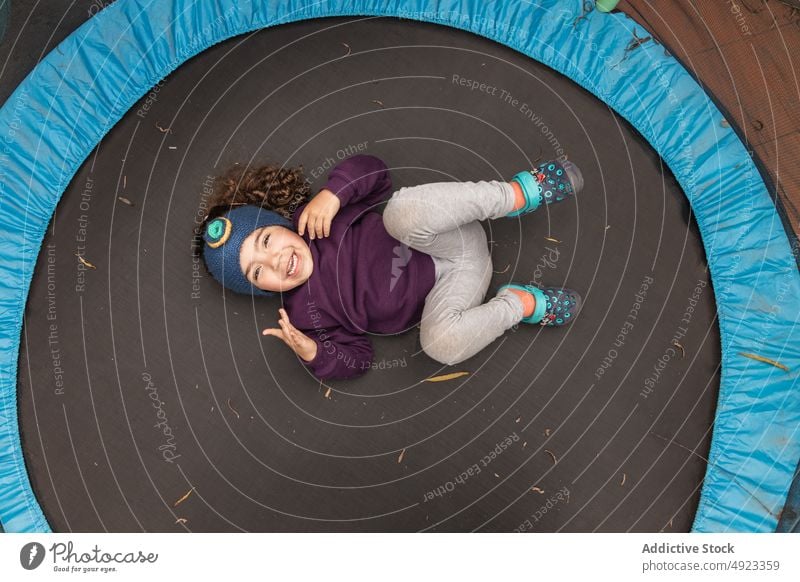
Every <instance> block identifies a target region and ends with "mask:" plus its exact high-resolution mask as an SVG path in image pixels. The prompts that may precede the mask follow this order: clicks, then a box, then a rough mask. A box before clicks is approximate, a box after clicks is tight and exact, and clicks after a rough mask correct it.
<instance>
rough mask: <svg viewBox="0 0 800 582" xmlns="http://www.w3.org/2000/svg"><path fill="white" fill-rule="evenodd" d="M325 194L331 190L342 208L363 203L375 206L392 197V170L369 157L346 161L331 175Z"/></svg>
mask: <svg viewBox="0 0 800 582" xmlns="http://www.w3.org/2000/svg"><path fill="white" fill-rule="evenodd" d="M324 189H325V190H330V191H331V192H333V194H335V195H336V197H337V198H339V200H340V201H341V203H342V206H347V205H348V204H355V203H357V202H360V203H362V204H367V205H369V206H372V205H374V204H379V203H380V202H383V201H384V200H386V199H387V198H388V197H389V196H390V195H391V193H392V179H391V178H390V177H389V168H387V167H386V164H385V163H383V160H381V159H380V158H376V157H375V156H370V155H366V154H359V155H357V156H352V157H350V158H347V159H345V160H343V161H342V162H340V163H339V164H337V165H336V166H335V167H334V168H333V169H332V170H331V171H330V173H329V174H328V182H327V183H326V184H325V188H324Z"/></svg>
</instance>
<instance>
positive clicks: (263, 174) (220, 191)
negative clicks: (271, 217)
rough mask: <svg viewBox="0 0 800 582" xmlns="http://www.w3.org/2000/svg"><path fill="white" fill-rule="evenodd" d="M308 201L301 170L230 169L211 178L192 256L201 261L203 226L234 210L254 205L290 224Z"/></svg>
mask: <svg viewBox="0 0 800 582" xmlns="http://www.w3.org/2000/svg"><path fill="white" fill-rule="evenodd" d="M309 198H311V186H310V184H309V183H308V181H307V180H306V179H305V177H304V176H303V166H298V167H284V166H277V165H273V164H266V165H263V166H259V167H247V166H241V165H239V164H236V165H234V166H231V167H230V168H228V170H227V171H226V172H225V173H224V174H222V175H221V176H217V177H216V178H214V186H213V188H212V194H211V197H210V198H209V201H208V212H207V213H206V215H205V217H204V218H203V221H202V224H201V225H200V227H199V228H195V229H194V236H193V238H192V254H193V255H194V256H198V257H203V248H204V241H203V232H204V231H205V229H206V225H207V224H208V223H209V222H210V221H212V220H214V219H215V218H216V217H218V216H221V215H223V214H225V213H226V212H228V210H230V209H231V208H233V207H236V206H240V205H242V204H255V205H256V206H260V207H261V208H265V209H267V210H273V211H275V212H276V213H278V214H280V215H281V216H283V217H284V218H287V219H288V220H290V221H291V220H292V215H293V214H294V211H295V210H297V209H298V208H299V207H300V206H302V205H303V204H304V203H305V202H306V201H308V199H309Z"/></svg>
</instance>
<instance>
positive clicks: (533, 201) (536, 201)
mask: <svg viewBox="0 0 800 582" xmlns="http://www.w3.org/2000/svg"><path fill="white" fill-rule="evenodd" d="M511 180H512V181H513V182H517V183H518V184H519V185H520V186H521V187H522V193H523V195H524V196H525V205H524V206H522V207H521V208H517V209H516V210H513V211H511V212H509V213H508V214H506V216H507V217H508V218H514V217H515V216H520V215H522V214H528V213H529V212H533V211H534V210H536V209H537V208H539V206H541V205H542V202H544V203H545V204H552V203H554V202H561V201H562V200H565V199H566V198H569V197H570V196H575V195H576V194H577V193H578V192H580V191H581V190H582V189H583V175H582V174H581V171H580V170H579V169H578V166H576V165H575V164H573V163H572V162H570V161H568V160H567V161H564V162H557V161H555V160H553V161H550V162H545V163H543V164H541V165H540V166H539V167H538V168H537V169H536V170H531V171H525V172H520V173H519V174H517V175H516V176H514V177H513V178H511Z"/></svg>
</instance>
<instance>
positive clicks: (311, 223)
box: [308, 216, 317, 240]
mask: <svg viewBox="0 0 800 582" xmlns="http://www.w3.org/2000/svg"><path fill="white" fill-rule="evenodd" d="M316 224H317V217H316V216H312V217H310V218H309V219H308V237H309V238H310V239H311V240H314V237H315V236H316V233H317V227H316Z"/></svg>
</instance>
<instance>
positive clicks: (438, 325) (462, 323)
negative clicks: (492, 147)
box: [383, 181, 523, 366]
mask: <svg viewBox="0 0 800 582" xmlns="http://www.w3.org/2000/svg"><path fill="white" fill-rule="evenodd" d="M513 208H514V189H513V188H512V186H511V185H510V184H508V183H506V182H497V181H491V182H483V181H482V182H442V183H435V184H423V185H421V186H414V187H411V188H401V189H400V190H398V191H396V192H395V193H394V194H392V197H391V198H390V199H389V202H388V203H387V205H386V209H385V210H384V213H383V224H384V226H385V227H386V230H387V231H388V233H389V234H390V235H391V236H392V237H394V238H396V239H397V240H399V241H400V242H402V243H405V244H406V245H408V246H409V247H411V248H413V249H416V250H418V251H421V252H423V253H427V254H429V255H430V256H431V257H433V261H434V264H435V266H436V283H435V284H434V286H433V289H431V291H430V293H429V294H428V297H427V299H426V300H425V307H424V309H423V312H422V321H421V322H420V343H421V344H422V349H423V350H424V351H425V353H426V354H427V355H428V356H430V357H431V358H433V359H434V360H436V361H437V362H440V363H442V364H448V365H451V366H452V365H454V364H458V363H459V362H463V361H464V360H466V359H468V358H471V357H472V356H474V355H475V354H477V353H478V352H480V351H481V350H482V349H483V348H485V347H486V346H488V345H489V344H490V343H492V342H493V341H494V340H495V339H497V338H498V337H499V336H501V335H502V334H503V333H504V332H505V331H506V330H508V329H509V328H511V327H512V326H514V325H515V324H517V323H519V321H520V320H521V319H522V315H523V304H522V301H521V300H520V298H519V297H518V296H517V295H516V294H514V293H512V292H511V291H508V290H505V291H503V292H501V293H499V294H498V295H497V296H496V297H494V298H492V299H490V300H489V301H488V302H486V303H483V300H484V297H485V296H486V292H487V290H488V289H489V283H490V281H491V278H492V257H491V254H490V251H489V246H488V241H487V240H486V233H485V232H484V230H483V227H481V225H480V223H479V222H478V221H479V220H486V219H490V218H502V217H504V216H505V215H506V214H508V213H509V212H511V210H512V209H513Z"/></svg>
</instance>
